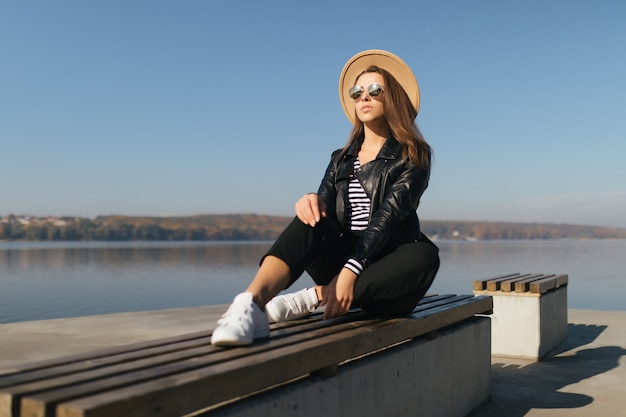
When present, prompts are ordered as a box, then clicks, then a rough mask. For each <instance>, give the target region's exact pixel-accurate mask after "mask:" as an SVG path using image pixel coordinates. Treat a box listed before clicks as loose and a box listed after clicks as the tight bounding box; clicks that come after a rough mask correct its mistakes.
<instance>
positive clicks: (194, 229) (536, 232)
mask: <svg viewBox="0 0 626 417" xmlns="http://www.w3.org/2000/svg"><path fill="white" fill-rule="evenodd" d="M291 219H292V217H284V216H264V215H256V214H236V215H200V216H187V217H130V216H100V217H96V218H95V219H88V218H77V217H61V218H55V220H54V221H51V220H47V219H46V218H42V219H30V220H29V221H24V220H23V218H20V217H18V216H13V215H10V216H7V217H5V218H4V219H2V222H1V223H0V240H28V241H134V240H162V241H209V240H215V241H219V240H274V239H276V238H277V237H278V235H279V234H280V232H281V231H282V230H283V229H284V228H285V226H286V225H287V224H288V223H289V222H290V221H291ZM422 230H423V232H424V233H425V234H426V235H428V236H430V237H432V238H436V239H458V240H509V239H626V229H620V228H609V227H597V226H581V225H568V224H550V223H496V222H469V221H423V222H422Z"/></svg>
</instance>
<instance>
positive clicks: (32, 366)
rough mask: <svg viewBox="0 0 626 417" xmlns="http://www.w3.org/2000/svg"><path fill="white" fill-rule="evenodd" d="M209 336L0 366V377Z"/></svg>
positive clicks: (173, 338) (197, 334) (191, 335)
mask: <svg viewBox="0 0 626 417" xmlns="http://www.w3.org/2000/svg"><path fill="white" fill-rule="evenodd" d="M210 336H211V331H201V332H193V333H186V334H183V335H178V336H171V337H164V338H160V339H155V340H148V341H145V342H137V343H130V344H126V345H121V346H115V347H111V348H105V349H98V350H94V351H90V352H86V353H79V354H75V355H67V356H63V357H60V358H54V359H46V360H42V361H35V362H29V363H25V364H20V365H17V366H13V367H10V368H0V378H3V377H5V376H9V375H12V374H18V373H23V372H28V371H35V370H38V369H45V368H50V367H54V366H59V365H67V364H71V363H74V362H80V361H84V360H91V359H94V358H101V357H106V356H113V355H117V354H123V353H129V352H133V351H138V350H142V349H146V348H151V347H157V346H165V345H168V344H174V343H180V342H185V341H191V340H194V339H199V338H204V337H210Z"/></svg>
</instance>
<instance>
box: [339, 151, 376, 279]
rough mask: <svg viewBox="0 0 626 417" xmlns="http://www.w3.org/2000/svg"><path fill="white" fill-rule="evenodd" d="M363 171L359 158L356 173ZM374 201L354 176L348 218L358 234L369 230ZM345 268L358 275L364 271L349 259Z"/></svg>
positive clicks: (351, 228) (349, 194) (350, 191)
mask: <svg viewBox="0 0 626 417" xmlns="http://www.w3.org/2000/svg"><path fill="white" fill-rule="evenodd" d="M360 170H361V163H360V161H359V158H358V157H357V158H355V159H354V172H355V173H356V172H359V171H360ZM371 203H372V200H371V199H370V198H369V197H368V196H367V193H366V192H365V190H364V189H363V186H362V185H361V183H360V182H359V179H358V178H357V177H356V175H354V177H353V178H352V179H351V180H350V183H349V184H348V207H349V209H350V215H349V216H348V222H349V225H350V230H352V231H355V232H358V231H363V230H366V229H367V226H368V224H369V219H370V206H371ZM344 267H345V268H348V269H349V270H351V271H352V272H354V273H355V274H357V275H360V274H361V271H363V265H361V263H360V262H359V261H357V260H356V259H353V258H351V259H348V261H347V262H346V264H345V265H344Z"/></svg>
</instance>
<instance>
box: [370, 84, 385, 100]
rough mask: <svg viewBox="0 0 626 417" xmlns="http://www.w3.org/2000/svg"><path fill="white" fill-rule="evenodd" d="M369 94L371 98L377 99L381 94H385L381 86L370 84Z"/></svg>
mask: <svg viewBox="0 0 626 417" xmlns="http://www.w3.org/2000/svg"><path fill="white" fill-rule="evenodd" d="M367 92H368V93H369V95H370V96H372V97H376V96H378V95H380V93H382V92H383V86H382V85H380V84H370V85H369V86H368V87H367Z"/></svg>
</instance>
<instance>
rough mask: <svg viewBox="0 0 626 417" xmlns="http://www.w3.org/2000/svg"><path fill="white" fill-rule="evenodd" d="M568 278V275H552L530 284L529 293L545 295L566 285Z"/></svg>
mask: <svg viewBox="0 0 626 417" xmlns="http://www.w3.org/2000/svg"><path fill="white" fill-rule="evenodd" d="M567 281H568V276H567V275H566V274H560V275H556V276H555V275H552V276H549V277H546V278H543V279H540V280H537V281H534V282H531V283H530V286H529V291H530V292H531V293H535V294H544V293H546V292H548V291H550V290H552V289H554V288H559V287H561V286H563V285H566V284H567Z"/></svg>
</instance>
